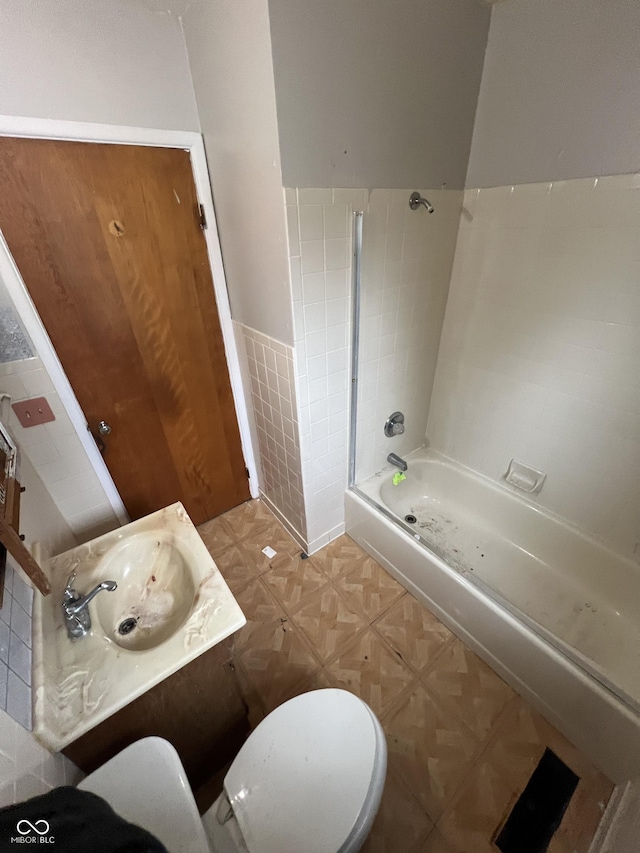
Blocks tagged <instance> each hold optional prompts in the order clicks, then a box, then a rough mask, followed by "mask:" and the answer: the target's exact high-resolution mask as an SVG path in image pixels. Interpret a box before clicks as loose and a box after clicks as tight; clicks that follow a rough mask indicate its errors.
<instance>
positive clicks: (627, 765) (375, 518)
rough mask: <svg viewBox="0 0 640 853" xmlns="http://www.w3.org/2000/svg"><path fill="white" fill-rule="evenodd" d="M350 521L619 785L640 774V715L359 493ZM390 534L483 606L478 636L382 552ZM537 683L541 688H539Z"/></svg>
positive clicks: (348, 499)
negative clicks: (605, 740)
mask: <svg viewBox="0 0 640 853" xmlns="http://www.w3.org/2000/svg"><path fill="white" fill-rule="evenodd" d="M345 516H346V532H347V534H348V535H349V536H351V537H352V538H353V539H354V540H355V541H356V542H357V543H358V544H359V545H360V546H361V547H362V548H364V550H365V551H366V552H367V553H369V554H370V556H372V557H373V558H374V559H375V560H377V561H378V562H380V563H381V565H383V566H384V567H385V568H386V569H387V570H388V571H389V573H390V574H391V575H392V576H393V577H395V578H396V579H397V580H398V581H399V582H400V583H401V584H402V586H404V587H405V589H407V590H408V591H409V592H411V594H412V595H413V596H414V597H415V598H417V599H418V600H419V601H422V602H423V603H424V604H425V606H427V607H428V608H429V609H430V610H432V611H433V612H434V614H435V615H436V616H437V617H438V618H439V619H440V620H441V621H442V622H443V623H444V624H445V625H446V626H447V627H449V628H450V629H451V630H452V631H453V632H454V633H455V634H456V636H457V637H459V638H460V639H462V641H463V642H464V643H466V644H467V645H468V646H469V647H470V648H471V649H472V650H473V651H475V652H476V653H477V654H478V655H479V657H481V658H482V659H483V660H484V661H485V662H486V663H487V664H488V665H489V666H491V667H492V668H493V669H494V670H495V671H496V672H497V673H498V674H499V675H500V676H501V677H503V678H504V680H505V681H507V683H509V684H510V685H511V686H512V687H513V688H514V689H515V690H516V692H517V693H519V694H520V695H521V696H523V698H524V699H525V700H526V701H528V702H529V704H530V705H532V707H534V708H535V709H536V710H538V711H539V712H540V713H541V714H542V715H543V716H544V717H545V718H546V719H548V720H549V722H551V723H552V724H553V725H554V726H556V728H557V729H558V730H559V731H561V732H562V733H563V734H564V735H565V737H567V738H568V739H569V740H570V741H571V742H572V743H573V744H575V745H576V746H577V747H578V748H579V749H581V750H582V752H584V753H585V755H587V756H589V757H590V758H591V760H592V761H593V762H594V764H596V765H597V766H598V767H599V768H600V769H601V770H602V771H603V772H604V773H606V774H607V775H608V776H609V778H610V779H612V781H614V782H616V783H618V784H619V783H622V782H626V781H628V780H629V779H631V778H634V777H637V776H638V775H640V715H638V714H637V713H636V712H635V711H634V709H633V708H631V707H629V705H627V704H626V703H625V702H623V701H622V700H621V699H620V697H619V696H618V695H617V694H616V693H614V692H613V691H611V690H610V689H608V688H607V687H606V686H604V685H603V684H601V683H600V682H599V681H598V680H597V679H596V678H595V677H594V676H592V675H591V674H590V673H587V672H585V671H584V669H583V668H582V667H581V666H579V665H578V664H577V663H575V662H574V661H573V660H571V659H570V658H569V657H567V655H565V654H563V653H562V652H561V651H560V650H558V649H557V648H556V647H555V646H554V645H552V644H551V643H549V642H547V641H546V640H545V639H544V638H542V637H540V636H539V635H538V634H537V633H536V632H535V631H533V630H532V629H531V628H530V627H529V626H528V625H526V624H524V623H523V622H522V620H520V619H518V618H517V617H516V616H515V615H513V614H512V613H511V612H510V611H509V610H507V609H506V608H505V607H503V606H502V605H501V604H499V603H498V602H496V601H495V600H494V599H493V598H492V597H490V596H489V595H488V594H487V593H486V592H484V591H483V590H482V589H480V588H479V587H478V586H476V585H475V584H473V583H471V582H470V581H468V580H467V579H466V578H465V577H463V576H461V575H459V574H458V573H456V572H455V571H454V570H453V569H451V568H450V567H449V566H448V564H447V563H446V562H445V561H444V560H442V559H441V558H440V557H438V555H437V554H435V553H434V552H433V551H431V550H430V549H429V548H427V547H425V546H424V545H422V544H420V543H419V542H417V541H415V540H414V539H412V537H410V536H403V535H401V531H402V528H400V527H399V525H397V524H396V523H395V520H394V518H395V517H394V516H391V517H389V514H388V513H382V512H381V511H380V508H379V507H378V506H377V505H376V504H375V503H374V502H373V501H371V500H370V499H368V498H367V496H364V497H363V496H361V495H360V494H358V493H357V491H356V489H354V488H351V489H347V490H346V492H345ZM380 516H382V518H380ZM389 533H390V534H391V535H392V536H393V537H394V538H395V540H396V542H395V543H394V545H393V546H392V550H393V555H394V559H395V560H397V559H398V556H399V555H400V552H403V553H402V555H401V556H402V559H403V560H405V562H406V563H409V562H411V560H413V561H416V560H417V561H418V562H425V561H426V562H427V563H428V564H431V567H432V569H436V570H437V571H438V572H439V574H440V575H441V577H440V578H439V580H438V583H439V584H440V585H441V586H446V585H448V586H449V587H450V590H449V591H450V592H451V593H452V596H451V597H452V598H455V597H456V592H458V593H461V594H462V595H463V596H465V598H466V601H465V607H466V609H467V610H468V609H469V605H473V606H475V607H478V605H480V608H479V611H480V612H479V613H478V614H474V613H473V612H472V611H471V612H472V615H473V616H474V619H472V621H473V622H474V625H475V629H473V628H470V626H469V625H468V624H464V623H463V622H462V621H460V618H459V614H458V615H456V614H454V613H453V612H451V611H452V610H454V609H455V608H449V609H446V608H447V605H446V603H444V602H439V601H438V600H436V598H434V597H432V595H430V594H429V592H428V591H426V590H425V589H423V588H421V587H420V586H418V584H417V583H416V582H415V581H414V580H412V579H411V577H410V576H409V575H408V574H407V573H406V571H403V570H402V569H400V568H399V567H398V566H397V565H396V563H395V562H392V560H391V559H390V558H389V557H387V556H386V555H385V554H384V553H383V551H382V550H380V549H379V548H378V547H377V546H376V544H375V542H376V541H378V540H379V539H380V536H381V535H387V534H389ZM458 600H459V599H458ZM483 609H484V612H481V611H482V610H483ZM466 621H467V620H466V619H465V622H466ZM483 623H484V624H483ZM509 633H510V634H511V637H510V638H509V639H510V640H512V642H509V643H505V642H504V638H503V637H501V636H499V635H501V634H509ZM516 646H517V647H518V649H521V650H525V651H527V652H528V655H527V658H528V659H527V660H525V659H523V660H518V659H517V654H516ZM533 664H535V665H533ZM532 676H535V678H533V679H532ZM532 680H533V681H534V682H535V684H533V685H532V683H531V682H532ZM568 687H571V691H569V690H568ZM585 703H587V704H585ZM587 705H588V710H589V714H587V716H586V717H585V709H586V707H587ZM604 730H606V731H607V732H608V733H610V732H611V733H612V737H610V738H609V741H608V743H612V742H615V744H621V746H620V748H619V749H618V750H617V751H616V749H615V748H613V747H611V748H609V747H608V746H607V743H603V742H602V739H601V737H599V735H601V734H602V731H604ZM613 733H615V736H613Z"/></svg>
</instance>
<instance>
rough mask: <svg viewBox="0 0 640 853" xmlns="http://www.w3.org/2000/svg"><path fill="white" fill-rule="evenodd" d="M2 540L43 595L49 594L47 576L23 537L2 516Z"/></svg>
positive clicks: (0, 530)
mask: <svg viewBox="0 0 640 853" xmlns="http://www.w3.org/2000/svg"><path fill="white" fill-rule="evenodd" d="M0 542H2V544H3V545H4V547H5V548H6V549H7V551H8V552H9V553H10V554H11V556H12V557H13V559H14V560H15V561H16V562H17V563H18V565H19V566H20V568H21V569H22V570H23V571H24V573H25V574H26V575H27V576H28V577H29V578H30V579H31V581H33V583H34V585H35V586H36V588H37V589H38V590H40V592H41V593H42V594H43V595H49V593H50V592H51V585H50V583H49V581H48V580H47V576H46V575H45V573H44V572H43V571H42V569H41V568H40V566H39V565H38V564H37V563H36V561H35V560H34V558H33V556H32V555H31V552H30V551H29V550H28V548H27V547H26V545H25V544H24V542H23V541H22V539H20V537H19V536H18V534H17V533H16V531H15V530H14V529H13V527H11V525H10V524H9V523H8V522H7V521H6V519H4V518H0Z"/></svg>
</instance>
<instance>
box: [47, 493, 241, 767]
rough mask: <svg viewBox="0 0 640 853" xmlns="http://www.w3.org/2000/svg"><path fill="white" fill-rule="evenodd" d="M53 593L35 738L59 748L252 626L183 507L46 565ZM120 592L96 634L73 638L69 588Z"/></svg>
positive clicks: (106, 602) (102, 600)
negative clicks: (66, 597) (110, 585)
mask: <svg viewBox="0 0 640 853" xmlns="http://www.w3.org/2000/svg"><path fill="white" fill-rule="evenodd" d="M44 568H45V571H46V572H47V574H48V576H49V579H50V581H51V587H52V591H51V595H48V596H46V597H43V596H36V598H35V602H34V620H33V624H34V642H33V681H34V734H35V736H36V737H37V738H38V740H39V741H40V742H41V743H42V744H44V745H45V746H46V747H48V748H49V749H51V750H54V751H60V750H62V749H64V748H65V747H66V746H68V745H69V744H70V743H72V742H73V741H75V740H77V739H78V738H79V737H80V736H81V735H83V734H85V733H86V732H87V731H89V730H90V729H92V728H93V727H94V726H97V725H98V724H99V723H101V722H103V720H105V719H107V717H110V716H111V715H112V714H115V713H116V711H119V710H120V709H121V708H123V707H124V706H125V705H127V704H129V703H130V702H132V701H133V700H134V699H137V698H138V696H141V695H142V694H143V693H145V692H146V691H147V690H150V689H151V688H152V687H154V686H155V685H156V684H158V682H160V681H162V680H163V679H165V678H167V677H168V676H170V675H172V674H173V673H174V672H176V671H177V670H179V669H181V668H182V667H183V666H185V665H186V664H188V663H189V662H190V661H192V660H193V659H194V658H196V657H198V655H201V654H202V653H203V652H206V651H207V650H208V649H210V648H211V647H212V646H214V645H216V644H217V643H219V642H221V641H222V640H224V639H226V638H227V637H228V636H230V635H231V634H233V633H234V631H237V630H238V629H239V628H241V627H242V626H243V625H244V624H245V622H246V620H245V618H244V615H243V613H242V611H241V609H240V607H239V606H238V604H237V602H236V600H235V598H234V597H233V595H232V593H231V592H230V590H229V587H228V586H227V584H226V583H225V581H224V578H223V577H222V575H221V574H220V572H219V570H218V567H217V566H216V564H215V562H214V561H213V559H212V557H211V555H210V554H209V552H208V551H207V549H206V547H205V545H204V543H203V541H202V539H201V538H200V536H199V534H198V531H197V530H196V528H195V527H194V525H193V523H192V522H191V519H190V518H189V516H188V515H187V513H186V511H185V509H184V507H183V506H182V504H180V503H176V504H173V505H172V506H169V507H166V508H165V509H162V510H159V511H158V512H154V513H152V514H151V515H148V516H146V517H145V518H140V519H138V520H137V521H134V522H131V524H127V525H125V526H124V527H120V528H118V529H117V530H112V531H111V532H110V533H106V534H105V535H104V536H100V537H98V538H97V539H93V540H92V541H91V542H87V543H85V544H84V545H80V546H78V547H77V548H73V549H72V550H71V551H67V552H66V553H64V554H60V555H59V556H58V557H54V558H53V559H52V560H49V562H48V563H47V564H46V565H45V567H44ZM73 572H75V573H76V578H75V581H74V587H75V588H76V590H77V591H78V592H79V593H80V594H85V593H87V592H88V591H89V590H90V589H92V588H93V587H94V586H96V585H97V584H99V583H100V582H102V581H105V580H112V581H116V583H117V585H118V586H117V589H115V590H114V591H113V592H107V591H104V592H100V593H99V594H98V595H97V596H96V597H95V598H94V599H93V600H91V601H90V603H89V605H88V607H89V614H90V616H91V630H90V631H89V632H88V633H87V634H86V635H85V636H84V637H80V638H77V639H70V638H69V636H68V635H67V630H66V627H65V624H64V617H63V612H62V599H63V590H64V588H65V585H66V583H67V580H68V579H69V577H70V575H71V574H72V573H73Z"/></svg>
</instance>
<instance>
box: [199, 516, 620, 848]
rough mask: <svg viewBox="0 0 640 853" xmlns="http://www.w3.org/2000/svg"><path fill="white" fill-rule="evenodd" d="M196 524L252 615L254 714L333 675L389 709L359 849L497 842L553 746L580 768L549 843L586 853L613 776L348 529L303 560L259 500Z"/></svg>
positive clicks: (240, 666)
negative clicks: (377, 798) (383, 756)
mask: <svg viewBox="0 0 640 853" xmlns="http://www.w3.org/2000/svg"><path fill="white" fill-rule="evenodd" d="M198 532H199V533H200V535H201V536H202V539H203V541H204V542H205V545H206V546H207V548H208V549H209V551H210V553H211V554H212V555H213V557H214V559H215V560H216V562H217V564H218V566H219V568H220V570H221V572H222V574H223V576H224V577H225V579H226V580H227V583H228V584H229V586H230V587H231V589H232V590H233V592H234V595H235V596H236V598H237V600H238V603H239V604H240V606H241V607H242V610H243V612H244V613H245V616H246V617H247V620H248V623H247V625H246V626H245V627H244V628H243V629H242V630H241V631H239V632H238V633H237V634H236V635H235V654H234V663H235V665H236V670H237V674H238V680H239V683H240V686H241V689H242V691H243V694H244V696H245V701H246V702H247V704H248V706H249V719H250V722H251V725H253V726H255V725H257V724H258V723H259V722H260V721H261V720H262V719H263V718H264V716H265V715H266V714H267V713H269V712H270V711H272V710H273V709H274V708H276V707H277V706H278V705H280V704H281V703H282V702H284V701H286V700H287V699H290V698H292V697H293V696H296V695H298V694H300V693H303V692H307V691H309V690H317V689H321V688H325V687H330V686H334V687H342V688H344V689H347V690H351V691H352V692H353V693H356V694H357V695H359V696H361V697H362V698H363V699H364V700H365V701H366V702H368V703H369V704H370V705H371V707H372V708H373V709H374V711H375V712H376V713H377V715H378V716H379V717H380V718H382V721H383V725H384V728H385V732H386V735H387V745H388V750H389V771H388V777H387V784H386V787H385V792H384V795H383V800H382V804H381V808H380V811H379V813H378V816H377V818H376V821H375V823H374V826H373V829H372V832H371V834H370V836H369V838H368V839H367V841H366V843H365V846H364V848H363V851H364V853H496V848H495V847H493V846H492V845H491V839H492V838H493V837H494V836H495V834H496V832H497V831H498V830H499V828H500V827H501V825H502V822H503V821H504V820H505V818H506V816H507V815H508V813H509V812H510V810H511V808H512V806H513V804H514V803H515V801H516V800H517V798H518V797H519V796H520V794H521V793H522V790H523V789H524V787H525V786H526V784H527V782H528V780H529V778H530V776H531V773H532V772H533V770H534V769H535V767H536V765H537V763H538V761H539V759H540V757H541V756H542V754H543V752H544V749H545V747H549V748H551V749H553V751H554V752H555V753H556V754H557V755H558V756H559V757H560V758H561V759H562V760H563V761H564V762H565V763H566V764H568V765H569V766H570V767H571V768H572V769H573V770H574V771H575V772H576V773H577V774H578V776H579V777H580V782H579V784H578V787H577V789H576V792H575V794H574V795H573V797H572V799H571V802H570V804H569V807H568V809H567V811H566V813H565V816H564V819H563V821H562V823H561V825H560V828H559V829H558V831H557V832H556V833H555V835H554V837H553V838H552V840H551V843H550V845H549V849H548V853H587V851H588V849H589V845H590V843H591V840H592V838H593V835H594V833H595V831H596V828H597V826H598V824H599V822H600V820H601V818H602V814H603V811H604V808H605V806H606V803H607V802H608V800H609V798H610V796H611V792H612V790H613V785H612V784H611V782H609V780H608V779H606V778H605V777H604V776H603V775H602V774H601V773H599V771H598V770H597V769H596V768H594V767H593V766H592V765H591V764H590V763H589V762H588V761H587V760H586V759H585V758H584V756H583V755H581V754H580V753H579V752H578V750H576V749H575V748H574V747H573V746H572V745H571V744H570V743H568V742H567V741H566V740H565V739H564V738H563V737H562V736H561V735H560V734H559V733H558V732H557V731H556V730H555V729H554V728H553V727H552V726H551V725H550V724H549V723H547V722H546V721H545V720H544V719H543V718H542V717H541V716H539V715H538V714H536V713H535V712H534V711H532V710H531V709H530V708H528V707H527V705H526V704H525V703H524V702H523V701H522V700H521V699H520V698H519V697H516V696H515V694H513V692H512V691H511V689H510V688H509V687H508V686H507V685H506V684H504V682H503V681H502V680H501V679H500V678H499V677H498V676H497V675H496V674H495V673H494V672H493V671H492V670H491V669H490V668H489V667H488V666H486V664H484V663H483V662H482V661H481V660H480V659H479V658H477V657H476V655H474V654H473V653H472V652H471V651H470V650H469V649H467V648H466V647H465V646H464V645H463V643H461V642H460V641H459V640H457V639H455V638H454V636H453V635H452V634H451V633H450V632H449V631H448V629H447V628H446V627H445V626H444V625H442V624H441V623H440V622H439V621H438V620H437V619H436V618H435V617H434V616H433V615H432V614H431V613H429V612H428V611H427V610H426V609H425V608H423V607H422V605H421V604H420V603H419V602H418V601H416V600H415V599H414V598H412V596H411V595H409V594H405V592H404V589H403V588H402V587H401V586H399V584H397V583H396V582H395V580H394V579H393V578H391V576H390V575H388V574H387V573H386V572H385V571H384V570H383V569H382V568H381V567H380V566H378V565H377V564H376V563H375V561H373V560H372V559H371V558H369V557H368V556H367V555H366V554H365V552H364V551H363V550H362V549H361V548H360V547H359V546H358V545H357V544H356V543H355V542H354V541H353V540H352V539H350V538H349V537H348V536H341V537H339V538H338V539H336V540H335V541H334V542H332V543H331V544H330V545H329V546H328V547H326V548H323V549H322V551H320V552H319V553H318V554H315V555H314V556H313V557H312V558H311V559H309V560H301V559H300V550H301V549H300V547H299V546H298V545H297V543H296V542H294V540H293V539H292V538H291V537H290V536H289V534H288V533H287V532H286V530H285V529H284V528H283V527H282V525H280V524H279V522H277V521H276V520H275V519H274V518H273V517H272V516H271V515H270V513H269V512H268V510H266V508H265V507H264V505H263V504H262V502H260V501H249V502H247V503H245V504H242V505H241V506H239V507H236V508H235V509H233V510H231V511H230V512H228V513H225V515H223V516H220V517H218V518H216V519H213V520H212V521H209V522H207V523H206V524H204V525H201V527H199V528H198ZM266 545H269V546H271V547H272V548H273V549H274V550H275V551H276V552H277V553H276V555H275V557H273V558H271V559H269V558H267V557H266V556H265V555H264V554H263V553H262V549H263V548H264V547H265V546H266ZM370 622H373V624H372V626H371V627H369V626H368V623H370ZM321 662H323V664H324V668H323V666H322V665H321ZM417 678H420V679H421V681H422V683H420V681H418V680H417ZM432 821H433V822H437V826H436V827H435V828H432V827H433V823H432Z"/></svg>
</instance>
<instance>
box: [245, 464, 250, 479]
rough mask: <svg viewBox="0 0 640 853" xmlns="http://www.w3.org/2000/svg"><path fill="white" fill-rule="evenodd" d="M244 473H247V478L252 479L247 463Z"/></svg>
mask: <svg viewBox="0 0 640 853" xmlns="http://www.w3.org/2000/svg"><path fill="white" fill-rule="evenodd" d="M244 473H245V474H246V475H247V480H250V479H251V475H250V474H249V469H248V468H247V466H246V465H245V466H244Z"/></svg>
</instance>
